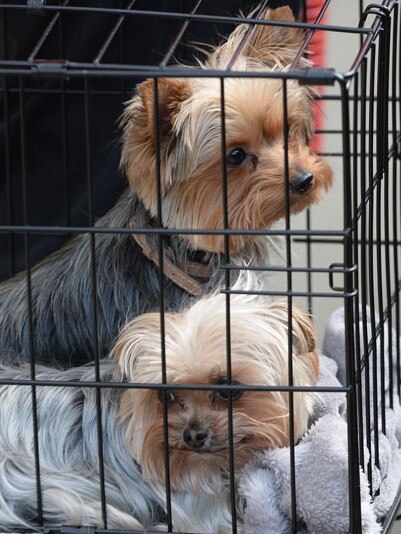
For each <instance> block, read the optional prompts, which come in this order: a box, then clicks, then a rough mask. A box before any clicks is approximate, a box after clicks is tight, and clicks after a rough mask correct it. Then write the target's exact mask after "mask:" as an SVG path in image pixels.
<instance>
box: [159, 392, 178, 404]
mask: <svg viewBox="0 0 401 534" xmlns="http://www.w3.org/2000/svg"><path fill="white" fill-rule="evenodd" d="M157 395H158V397H159V401H160V402H163V390H162V389H160V390H159V391H158V392H157ZM165 395H166V402H167V404H174V403H176V402H178V396H177V395H176V394H175V393H174V392H173V391H171V390H170V389H167V390H165Z"/></svg>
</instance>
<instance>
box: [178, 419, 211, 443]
mask: <svg viewBox="0 0 401 534" xmlns="http://www.w3.org/2000/svg"><path fill="white" fill-rule="evenodd" d="M208 437H209V429H208V428H205V427H202V426H200V425H195V424H192V425H190V426H188V427H187V428H186V429H185V430H184V441H185V443H186V444H187V445H188V446H189V447H191V448H192V449H200V448H201V447H202V446H203V445H204V444H205V442H206V440H207V438H208Z"/></svg>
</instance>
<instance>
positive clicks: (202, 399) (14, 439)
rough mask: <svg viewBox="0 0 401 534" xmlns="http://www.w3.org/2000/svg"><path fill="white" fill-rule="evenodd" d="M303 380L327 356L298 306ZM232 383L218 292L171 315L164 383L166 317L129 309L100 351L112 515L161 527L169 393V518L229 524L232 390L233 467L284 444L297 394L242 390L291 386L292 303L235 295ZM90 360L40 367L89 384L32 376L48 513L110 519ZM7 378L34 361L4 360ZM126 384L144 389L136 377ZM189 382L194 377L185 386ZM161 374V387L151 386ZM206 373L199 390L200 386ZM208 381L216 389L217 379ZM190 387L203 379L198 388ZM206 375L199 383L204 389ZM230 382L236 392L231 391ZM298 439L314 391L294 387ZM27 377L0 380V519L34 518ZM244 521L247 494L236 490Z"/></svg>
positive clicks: (11, 524) (200, 524)
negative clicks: (132, 314) (109, 348)
mask: <svg viewBox="0 0 401 534" xmlns="http://www.w3.org/2000/svg"><path fill="white" fill-rule="evenodd" d="M292 317H293V320H292V348H293V352H292V363H293V376H294V381H293V383H294V385H298V386H314V385H316V381H317V372H318V358H317V353H316V348H315V337H314V331H313V328H312V325H311V323H310V321H309V319H308V317H307V316H306V315H304V314H303V313H301V312H300V311H298V310H297V309H295V308H294V309H293V310H292ZM230 325H231V327H230V329H231V361H232V365H231V389H230V390H229V389H228V388H227V384H228V383H229V375H228V373H227V358H226V307H225V297H224V296H223V295H213V296H209V297H206V298H202V299H200V300H199V301H198V302H197V303H195V304H194V305H193V306H192V307H191V308H188V309H186V310H184V311H183V312H181V313H168V314H166V315H165V361H166V368H165V371H166V377H167V384H168V385H169V387H168V389H165V390H164V391H165V393H163V390H161V389H160V388H159V389H157V386H158V385H159V386H160V383H161V381H162V371H161V369H162V361H161V333H160V317H159V315H158V314H156V313H151V314H145V315H143V316H140V317H137V318H136V319H134V320H133V321H132V322H130V323H129V324H128V325H127V326H126V327H125V328H124V330H123V331H122V332H121V335H120V337H119V339H118V341H117V343H116V345H115V347H114V349H113V352H112V356H113V359H106V360H104V361H102V362H101V366H100V375H101V380H102V381H104V382H107V381H111V382H118V383H119V385H120V386H121V385H122V384H121V383H124V382H125V383H127V384H126V386H125V387H124V386H123V387H119V388H118V387H114V388H113V387H109V388H103V389H102V390H101V411H102V428H103V433H102V434H103V438H102V443H103V450H104V464H103V466H104V476H105V493H106V504H107V506H106V511H107V525H108V528H115V529H131V530H141V531H142V530H145V529H153V530H163V531H165V530H166V489H165V478H166V477H165V463H164V447H165V442H164V436H165V434H164V422H163V421H164V419H163V403H166V405H167V406H166V410H167V413H168V416H167V420H168V434H167V435H168V451H169V456H168V458H169V471H170V483H171V507H172V523H173V526H174V529H175V530H176V531H181V532H204V533H205V532H208V533H214V534H215V533H231V532H232V527H231V522H232V519H231V509H230V499H229V496H230V484H229V461H228V454H229V453H228V436H229V431H228V418H229V409H228V405H229V397H230V396H231V403H232V428H233V447H234V454H233V458H234V465H235V477H236V481H238V479H239V477H240V476H241V472H242V469H243V467H244V466H245V464H246V463H247V462H248V461H249V460H250V459H251V458H252V457H253V456H254V455H255V454H256V453H258V452H259V451H263V450H264V449H267V448H270V447H280V446H286V445H288V444H289V395H288V393H287V392H285V391H280V390H278V391H260V390H259V391H255V390H243V389H241V388H243V387H244V386H260V387H265V386H275V387H277V386H278V387H280V386H281V387H283V386H286V385H288V383H289V378H288V372H289V371H288V359H289V356H288V308H287V306H286V305H285V304H282V303H272V304H269V305H267V304H266V303H264V302H263V301H262V300H261V299H260V298H257V297H250V296H247V295H233V296H232V297H231V320H230ZM94 368H95V366H94V364H93V363H92V364H88V365H86V366H82V367H79V368H72V369H68V370H64V371H62V370H57V369H51V368H45V367H40V366H38V369H37V373H36V378H37V379H38V380H51V381H56V382H57V381H60V380H63V381H65V380H66V381H71V380H74V381H78V382H79V383H80V384H81V385H80V386H75V385H74V386H70V387H67V386H65V385H60V386H53V385H52V386H37V387H36V395H37V414H38V427H39V433H38V440H39V458H40V476H41V496H42V502H43V520H44V526H46V527H49V528H51V527H56V526H60V525H62V524H64V525H65V524H68V525H93V526H102V513H101V499H100V484H99V480H100V475H99V459H98V434H97V427H96V392H95V388H93V387H92V388H91V387H89V385H88V381H93V380H94V379H95V370H94ZM0 372H1V376H2V378H3V379H6V380H10V382H12V381H13V380H15V379H26V380H29V377H30V374H29V369H28V366H27V365H24V366H21V367H20V368H16V367H6V366H4V365H2V366H0ZM129 383H131V384H133V385H137V386H139V388H129V387H128V385H129ZM189 385H192V388H193V389H185V386H189ZM151 386H153V388H151ZM196 386H198V387H199V388H200V389H196ZM208 387H209V388H210V389H208ZM194 388H195V389H194ZM202 388H203V389H202ZM229 391H231V393H230V392H229ZM293 400H294V402H293V407H294V410H293V417H294V438H295V441H298V440H299V439H300V438H301V436H302V435H303V434H304V432H305V431H306V429H307V422H308V416H309V413H310V411H311V404H312V395H311V394H310V393H309V392H305V391H303V392H294V393H293ZM32 417H33V415H32V394H31V387H29V386H28V387H27V386H21V385H12V384H10V385H5V386H1V387H0V473H1V476H0V529H2V530H9V529H18V528H23V527H28V528H33V527H36V526H38V512H37V508H36V507H37V499H36V486H35V461H34V451H33V443H34V439H33V430H32V428H33V426H32ZM236 502H237V516H238V524H239V532H242V531H243V529H242V527H241V523H242V518H243V514H244V505H245V503H244V500H243V499H242V498H241V496H240V495H237V496H236Z"/></svg>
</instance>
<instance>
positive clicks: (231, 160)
mask: <svg viewBox="0 0 401 534" xmlns="http://www.w3.org/2000/svg"><path fill="white" fill-rule="evenodd" d="M247 157H248V154H247V153H246V152H245V150H244V149H243V148H233V149H232V150H230V152H229V153H228V154H227V156H226V161H227V165H228V166H229V167H239V166H240V165H241V164H242V163H243V162H244V161H245V160H246V158H247Z"/></svg>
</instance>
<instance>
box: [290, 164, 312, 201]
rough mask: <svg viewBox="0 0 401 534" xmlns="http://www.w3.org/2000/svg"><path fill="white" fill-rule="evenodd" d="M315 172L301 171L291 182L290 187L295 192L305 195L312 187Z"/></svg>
mask: <svg viewBox="0 0 401 534" xmlns="http://www.w3.org/2000/svg"><path fill="white" fill-rule="evenodd" d="M312 184H313V174H312V173H311V172H309V171H304V170H302V171H299V172H298V174H297V175H296V176H295V178H294V179H293V180H291V182H290V188H291V190H292V191H293V192H294V193H298V194H299V195H303V194H304V193H306V192H307V191H309V189H310V188H311V187H312Z"/></svg>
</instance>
